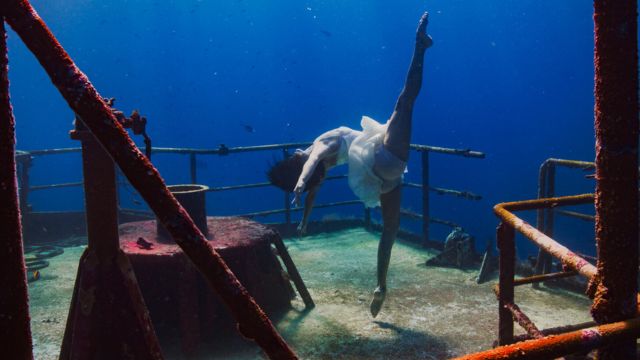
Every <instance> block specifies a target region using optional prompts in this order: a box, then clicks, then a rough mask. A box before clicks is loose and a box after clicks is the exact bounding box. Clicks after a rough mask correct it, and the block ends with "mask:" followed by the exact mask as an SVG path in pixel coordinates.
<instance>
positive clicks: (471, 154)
mask: <svg viewBox="0 0 640 360" xmlns="http://www.w3.org/2000/svg"><path fill="white" fill-rule="evenodd" d="M410 149H411V150H417V151H422V152H427V151H428V152H434V153H439V154H447V155H458V156H464V157H473V158H481V159H484V157H485V155H484V153H483V152H479V151H473V150H470V149H450V148H444V147H439V146H429V145H418V144H411V145H410Z"/></svg>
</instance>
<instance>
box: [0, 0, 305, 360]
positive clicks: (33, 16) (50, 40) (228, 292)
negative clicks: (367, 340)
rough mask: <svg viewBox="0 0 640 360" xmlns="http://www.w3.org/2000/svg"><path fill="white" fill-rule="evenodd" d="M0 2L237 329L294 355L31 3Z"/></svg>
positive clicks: (277, 352) (285, 355)
mask: <svg viewBox="0 0 640 360" xmlns="http://www.w3.org/2000/svg"><path fill="white" fill-rule="evenodd" d="M0 6H1V7H2V9H1V10H2V11H3V12H4V14H5V15H6V19H7V22H8V23H9V24H10V25H11V27H12V28H13V30H14V31H15V32H16V33H17V34H18V35H19V36H20V37H21V38H22V40H23V42H24V43H25V45H26V46H27V47H28V48H29V49H30V50H31V52H33V53H34V55H35V56H36V58H37V59H38V61H39V62H40V64H41V65H42V67H43V68H44V69H45V70H46V72H47V73H48V75H49V77H50V78H51V80H52V82H53V83H54V84H55V86H56V87H57V88H58V90H59V91H60V93H61V94H62V96H63V97H64V98H65V100H66V101H67V103H68V104H69V106H70V107H71V108H72V109H73V110H74V112H75V113H77V114H78V116H79V117H80V118H81V119H82V121H83V123H84V124H85V125H86V126H87V128H88V129H89V130H90V131H91V133H92V134H93V135H94V136H95V137H96V138H97V140H98V141H99V142H100V144H101V145H102V146H103V147H104V148H105V150H106V151H107V152H108V153H109V155H110V156H111V158H112V159H113V160H114V161H115V162H116V163H117V164H118V166H119V167H120V169H121V170H122V172H123V173H124V175H125V176H126V177H127V178H128V179H129V182H130V183H131V184H132V185H133V186H134V188H135V189H136V190H137V191H138V192H139V193H140V195H141V196H142V198H143V199H144V200H145V201H146V202H147V204H149V207H150V208H151V209H152V210H153V211H154V213H155V214H156V216H157V217H158V219H159V220H160V221H161V222H162V223H163V225H164V226H165V228H166V229H167V230H168V231H169V233H171V235H172V237H173V238H174V240H175V241H176V243H177V244H178V245H179V246H180V248H181V249H182V250H183V251H184V253H185V254H186V255H187V256H188V257H189V258H190V259H191V261H192V262H193V263H194V265H195V266H196V267H197V268H198V269H199V270H200V271H201V272H202V274H203V275H204V277H205V278H206V279H207V280H208V282H209V284H210V285H211V286H212V288H213V289H214V290H215V292H216V293H217V294H218V295H219V296H220V297H221V298H222V300H223V302H224V303H225V304H226V305H227V306H228V307H229V309H230V310H231V313H232V314H233V316H234V317H235V319H236V321H237V322H238V324H239V326H238V327H239V330H240V332H241V333H242V334H243V335H244V336H246V337H247V338H249V339H252V340H254V341H255V342H257V343H258V345H260V347H262V349H263V350H264V351H265V352H266V353H267V354H268V356H270V357H271V358H274V359H276V358H277V359H295V358H297V357H296V355H295V354H294V352H293V350H291V348H289V346H288V345H287V343H286V342H285V341H284V339H283V338H282V337H281V336H280V335H279V334H278V332H277V331H276V329H275V328H274V326H273V324H272V323H271V321H270V320H269V319H268V318H267V316H266V315H265V313H264V312H263V311H262V309H260V307H259V306H258V304H256V302H255V301H254V299H253V298H252V297H251V296H250V295H249V293H248V292H247V290H246V289H245V288H244V287H243V286H242V285H241V284H240V282H239V281H238V279H237V278H236V276H235V275H234V274H233V273H232V272H231V270H229V268H228V266H227V265H226V264H225V262H224V261H223V260H222V258H221V257H220V255H219V254H218V253H217V252H216V251H215V250H213V248H212V247H211V245H210V244H209V243H208V241H207V239H206V238H205V237H204V235H203V234H202V232H200V230H199V229H198V228H197V227H196V225H195V224H194V223H193V221H192V220H191V218H190V217H189V215H188V214H187V212H186V211H185V210H184V208H182V206H181V205H180V204H179V203H178V201H177V200H176V199H175V197H174V196H173V195H172V194H171V192H170V191H169V190H168V189H167V187H166V185H165V183H164V181H163V179H162V178H161V177H160V174H159V173H158V171H157V170H156V169H155V168H154V167H153V165H151V163H150V162H149V161H148V159H147V158H146V156H144V154H142V153H141V152H140V151H139V150H138V148H137V147H136V145H135V143H134V142H133V141H132V140H131V138H129V136H128V134H127V132H126V130H125V129H124V128H123V127H122V126H121V125H120V124H119V123H118V121H117V120H116V119H115V117H114V115H113V113H112V111H111V109H110V108H109V107H108V106H107V104H105V103H104V101H103V100H102V97H101V96H100V95H99V94H98V92H97V91H96V89H95V88H94V87H93V85H92V84H91V83H90V82H89V79H88V78H87V77H86V75H85V74H84V73H82V72H81V71H80V69H78V67H77V66H76V65H75V64H74V62H73V61H72V60H71V58H69V55H68V54H67V53H66V51H65V50H64V49H63V48H62V46H61V45H60V44H59V43H58V41H57V40H56V39H55V37H54V36H53V34H52V33H51V32H50V31H49V29H48V28H47V27H46V25H45V24H44V22H43V21H42V19H41V18H40V17H39V16H38V14H37V13H36V12H35V10H34V9H33V8H32V7H31V4H29V2H28V1H26V0H6V1H3V2H2V5H0Z"/></svg>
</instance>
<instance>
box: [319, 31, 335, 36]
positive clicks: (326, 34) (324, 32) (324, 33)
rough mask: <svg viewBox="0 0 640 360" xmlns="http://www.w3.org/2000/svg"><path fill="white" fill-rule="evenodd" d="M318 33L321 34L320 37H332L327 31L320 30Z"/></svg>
mask: <svg viewBox="0 0 640 360" xmlns="http://www.w3.org/2000/svg"><path fill="white" fill-rule="evenodd" d="M320 33H322V35H324V36H326V37H332V36H333V34H332V33H331V32H330V31H327V30H320Z"/></svg>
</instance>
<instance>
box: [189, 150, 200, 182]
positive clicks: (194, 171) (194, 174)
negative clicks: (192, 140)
mask: <svg viewBox="0 0 640 360" xmlns="http://www.w3.org/2000/svg"><path fill="white" fill-rule="evenodd" d="M189 175H190V177H191V183H192V184H197V183H198V166H197V159H196V154H194V153H191V154H189Z"/></svg>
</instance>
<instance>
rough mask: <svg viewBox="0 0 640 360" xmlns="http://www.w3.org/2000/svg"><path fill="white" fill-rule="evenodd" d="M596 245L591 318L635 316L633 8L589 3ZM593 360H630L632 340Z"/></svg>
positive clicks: (632, 2) (632, 1) (603, 0)
mask: <svg viewBox="0 0 640 360" xmlns="http://www.w3.org/2000/svg"><path fill="white" fill-rule="evenodd" d="M593 18H594V22H595V54H594V63H595V100H596V101H595V134H596V146H595V147H596V180H597V182H596V200H595V204H596V226H595V228H596V242H597V249H598V263H597V268H598V274H597V276H596V279H594V281H592V282H591V284H590V285H591V286H590V287H589V290H590V294H591V295H594V300H593V305H592V306H591V314H592V315H593V318H594V320H595V321H596V322H598V323H600V324H603V323H610V322H614V321H621V320H625V319H629V318H631V317H634V316H635V315H636V313H637V288H638V285H637V282H636V278H637V276H636V275H637V274H638V132H639V126H638V125H639V124H638V33H637V32H638V4H637V1H636V0H626V1H609V0H595V1H594V15H593ZM597 358H598V359H634V358H636V339H635V338H633V337H629V338H625V339H622V340H620V341H617V342H615V343H613V344H611V345H609V346H605V347H603V348H601V349H600V350H598V356H597Z"/></svg>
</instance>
